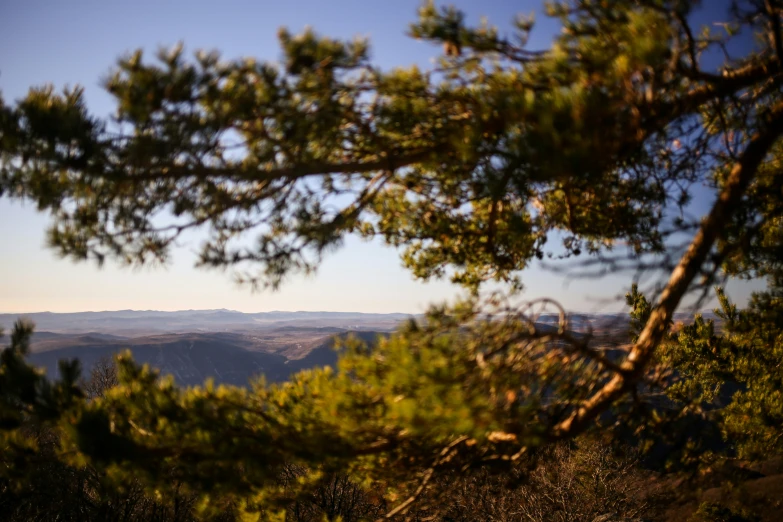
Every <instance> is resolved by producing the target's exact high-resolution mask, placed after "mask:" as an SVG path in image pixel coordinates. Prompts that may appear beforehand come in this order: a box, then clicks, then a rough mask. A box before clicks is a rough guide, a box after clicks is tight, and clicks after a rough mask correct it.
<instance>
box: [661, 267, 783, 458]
mask: <svg viewBox="0 0 783 522" xmlns="http://www.w3.org/2000/svg"><path fill="white" fill-rule="evenodd" d="M782 295H783V294H781V280H780V278H779V277H772V278H771V280H770V285H769V287H768V289H767V290H766V291H764V292H757V293H755V294H753V296H752V297H751V299H750V302H749V303H748V307H747V308H746V309H744V310H738V309H737V307H736V305H733V304H731V302H730V301H729V299H728V297H727V296H726V295H725V293H724V292H723V291H722V290H720V289H719V290H718V297H719V300H720V305H721V308H720V309H718V310H716V314H717V315H718V318H719V323H718V324H719V328H720V330H721V331H720V332H717V331H716V329H717V328H718V326H716V324H715V323H714V322H713V321H711V320H710V321H705V320H704V319H703V318H702V317H696V319H695V321H694V322H693V324H690V325H686V326H683V328H682V329H681V331H680V332H678V334H677V336H676V341H677V343H676V344H675V345H673V346H671V347H670V348H668V349H667V350H665V352H664V353H665V354H666V357H667V358H668V360H669V361H670V362H671V364H672V365H673V366H674V367H675V368H677V370H678V371H680V372H681V373H682V379H680V380H679V381H678V382H676V383H675V384H673V385H672V386H671V387H669V388H668V392H669V393H670V394H671V395H672V396H673V397H676V398H678V399H683V400H689V401H693V402H695V403H699V404H703V405H704V406H705V407H706V408H707V409H716V408H717V411H716V412H714V414H716V415H717V416H718V417H719V418H720V421H721V426H722V428H723V430H724V436H725V437H726V439H727V441H729V442H730V443H731V444H732V446H733V447H734V449H735V451H736V452H737V454H738V455H739V456H741V457H743V458H761V457H765V456H768V455H771V454H779V453H780V452H781V451H783V438H782V437H781V426H783V400H782V397H783V375H781V372H779V371H777V370H776V369H778V368H780V365H781V363H783V342H781V339H783V330H781V328H783V300H782V299H781V296H782Z"/></svg>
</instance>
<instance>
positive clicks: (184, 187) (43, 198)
mask: <svg viewBox="0 0 783 522" xmlns="http://www.w3.org/2000/svg"><path fill="white" fill-rule="evenodd" d="M698 4H699V2H696V1H686V0H615V1H611V2H610V1H605V0H568V1H566V0H562V1H552V2H548V3H547V12H548V15H549V16H553V17H556V18H557V19H558V20H559V21H560V23H561V26H562V31H561V32H560V34H558V35H557V36H556V37H555V39H554V41H553V42H552V45H551V46H550V47H549V48H546V49H543V50H535V49H533V50H531V49H529V48H528V46H527V41H528V37H529V34H530V31H531V30H532V28H533V23H532V20H531V19H528V18H525V17H519V18H518V19H517V20H516V21H515V24H514V31H513V32H511V34H510V35H509V36H508V37H504V36H500V32H499V31H498V30H497V29H496V28H494V27H492V26H490V25H488V24H486V23H484V24H481V25H479V26H478V27H469V26H468V25H466V24H465V18H464V15H463V14H462V13H461V12H460V11H458V10H456V9H454V8H442V9H439V8H437V7H435V5H434V4H433V3H425V4H424V5H423V6H422V8H421V10H420V12H419V20H418V21H417V22H415V23H414V24H413V25H412V26H411V27H410V30H409V33H410V35H411V36H412V37H414V38H418V39H421V40H425V41H429V42H432V43H434V44H437V45H439V46H442V48H443V55H442V56H441V57H440V58H439V60H438V62H437V64H436V65H435V67H434V68H433V69H432V70H427V71H423V70H420V69H418V68H416V67H409V68H404V67H401V68H396V69H392V70H380V69H379V68H377V67H375V66H374V65H372V63H371V62H370V59H369V43H368V42H367V41H364V40H355V41H341V40H335V39H330V38H325V37H322V36H320V35H318V34H316V33H315V32H312V31H307V32H305V33H303V34H300V35H293V34H291V33H289V32H288V31H287V30H281V31H280V34H279V37H280V42H281V46H282V50H283V59H282V60H281V61H280V63H279V64H275V63H271V62H259V61H256V60H254V59H243V60H233V61H226V60H223V59H221V58H220V56H219V54H218V53H216V52H199V53H197V54H196V56H195V58H194V59H193V60H189V59H187V58H186V57H185V53H184V52H183V49H182V47H177V48H174V49H170V50H162V51H161V52H160V53H158V56H157V60H156V61H153V62H150V61H148V60H146V59H145V57H144V56H143V53H142V52H141V51H137V52H135V53H133V54H131V55H129V56H126V57H124V58H122V59H121V60H120V61H119V62H118V65H117V67H116V69H115V71H114V72H113V73H112V74H111V75H109V77H108V78H106V80H105V88H106V89H107V91H108V92H109V93H110V94H111V95H112V96H113V97H114V99H115V102H116V107H117V110H116V113H115V114H114V115H113V116H112V117H111V118H108V119H105V120H103V119H100V118H96V117H94V116H91V115H90V114H89V111H88V109H87V107H86V104H85V101H84V98H83V94H82V91H81V90H80V89H78V88H76V89H72V90H66V91H64V92H63V93H57V92H55V90H54V89H53V88H52V87H42V88H33V89H31V90H30V92H29V94H28V96H27V97H26V98H24V99H21V100H18V101H16V102H15V103H13V104H10V105H7V104H6V103H5V102H2V103H0V196H6V197H10V198H16V199H25V200H31V201H33V202H35V204H36V205H37V208H38V209H39V210H41V211H47V212H49V213H50V214H51V215H52V225H51V227H50V228H49V234H48V239H49V244H50V246H52V247H53V248H54V249H55V250H56V251H57V252H59V253H60V254H61V255H63V256H67V257H70V258H73V259H77V260H87V259H91V260H95V261H97V263H99V264H101V263H103V262H105V261H106V260H107V259H113V260H118V261H119V262H121V263H127V264H144V263H154V262H165V261H166V260H167V257H168V255H169V252H170V248H171V247H172V245H174V244H175V242H176V240H177V239H178V238H179V237H180V236H181V234H183V233H185V232H186V231H188V230H191V229H203V230H205V231H206V232H207V238H206V240H205V241H204V243H203V245H202V247H201V250H200V253H199V256H198V260H197V263H198V264H199V265H201V266H209V267H219V268H225V267H233V268H235V269H236V271H237V276H238V278H239V280H241V281H245V282H249V283H251V284H253V285H257V286H261V287H271V288H277V287H278V286H279V285H280V284H281V283H282V282H283V281H284V280H285V278H286V277H287V276H289V275H291V274H296V273H310V272H312V271H314V270H315V269H316V268H317V266H318V264H319V263H320V261H321V259H322V258H323V256H324V255H326V254H327V253H328V252H329V251H331V250H333V249H335V248H337V247H339V246H340V244H341V243H342V241H343V239H344V238H345V237H346V236H347V235H349V234H358V235H360V236H362V237H364V238H367V239H371V238H380V239H382V240H383V241H385V242H386V243H387V244H389V245H392V246H395V247H399V248H400V249H401V252H402V259H403V263H404V265H405V266H406V267H407V268H408V269H410V271H411V273H412V274H413V275H414V276H415V277H418V278H421V279H425V280H426V279H431V278H439V277H449V278H450V279H451V280H452V281H454V282H455V283H459V284H461V285H463V286H464V287H466V288H467V289H469V290H470V291H471V293H470V297H469V298H467V299H466V300H465V301H464V302H461V303H457V304H455V305H453V306H441V307H433V308H432V309H431V310H430V312H429V313H428V314H427V316H426V317H425V318H424V319H422V320H421V321H418V322H411V323H410V324H408V325H406V326H405V327H403V328H401V329H400V330H399V331H398V332H397V333H395V334H394V335H392V336H391V337H390V338H388V339H380V340H379V341H378V345H377V346H376V347H374V348H373V349H368V348H367V347H365V346H363V345H362V344H361V343H359V342H358V341H350V342H348V343H347V345H346V346H345V354H344V355H343V356H342V358H341V360H340V363H339V366H338V367H337V369H335V370H331V369H318V370H312V371H307V372H303V373H301V374H299V375H297V376H296V377H295V378H293V379H292V380H291V381H290V382H288V383H286V384H283V385H272V386H270V385H267V384H265V383H264V382H263V381H262V380H261V381H258V382H255V383H254V384H253V385H252V387H250V388H247V389H245V388H234V387H226V386H214V385H213V384H212V383H206V384H205V385H204V386H203V387H199V388H192V389H180V388H178V387H176V386H175V385H174V383H173V380H172V378H171V377H165V378H161V377H160V376H159V375H158V374H157V373H156V372H155V371H154V370H152V369H150V368H147V367H139V366H138V365H136V364H135V363H133V361H132V360H131V359H130V357H129V356H128V355H127V354H126V355H123V356H121V357H120V358H118V359H117V365H118V368H117V379H118V381H119V384H118V385H117V386H115V387H112V388H110V389H108V390H107V391H106V392H105V393H104V394H102V395H101V396H94V394H93V393H92V392H90V395H92V396H93V397H92V398H91V399H89V400H85V399H84V391H83V390H82V388H81V387H80V386H79V383H78V365H77V364H76V363H64V364H63V365H62V367H61V372H62V377H61V379H60V380H59V381H50V380H47V379H45V378H44V377H43V376H42V375H40V373H38V372H37V371H35V370H33V369H32V368H30V367H29V366H28V365H27V364H26V363H25V362H24V354H25V352H26V350H27V346H28V344H29V335H30V327H29V326H25V325H24V324H21V323H20V324H19V325H17V327H16V328H15V330H14V332H13V334H12V338H11V345H10V346H9V347H8V348H7V349H5V350H4V351H3V352H2V365H0V385H1V386H0V429H2V431H1V432H0V433H1V434H2V435H0V436H1V437H2V439H0V443H2V446H3V453H2V459H3V463H4V466H3V468H2V469H0V472H2V476H3V477H4V480H10V481H17V484H18V483H19V482H18V481H19V480H20V477H21V476H23V475H24V473H25V472H26V471H25V463H28V462H32V460H31V459H32V458H33V456H35V455H40V454H41V451H43V450H42V448H41V447H39V445H38V444H37V443H36V442H35V440H34V438H31V437H27V436H25V435H24V433H23V426H26V425H32V426H35V427H39V426H40V427H41V428H42V429H43V428H46V429H53V430H56V431H57V439H56V440H57V443H56V444H55V445H54V448H55V449H54V452H55V454H56V456H57V458H58V459H61V460H62V462H63V463H64V464H66V465H68V466H71V467H72V468H73V469H86V467H87V466H92V467H93V468H94V469H98V470H100V473H101V474H102V475H101V476H102V477H103V478H102V480H106V481H108V482H110V483H112V482H113V483H120V484H122V483H127V481H128V480H130V479H131V478H132V479H133V480H137V481H139V483H140V484H143V485H144V486H145V487H147V488H148V491H151V492H152V493H153V495H154V496H155V498H166V499H171V498H176V496H177V495H179V494H180V493H181V492H185V493H187V494H192V495H194V498H196V499H197V500H195V501H194V502H195V504H194V510H195V511H196V512H198V513H200V516H211V515H217V514H219V513H220V512H222V511H223V510H224V507H225V502H229V503H231V505H232V506H234V508H235V509H236V510H237V513H240V514H242V516H245V518H247V519H249V520H254V519H258V517H262V518H264V517H266V518H268V519H274V518H275V517H278V518H279V517H283V516H285V513H286V509H288V508H289V507H290V505H291V502H292V497H291V495H292V492H291V488H292V487H294V485H295V487H294V489H295V490H296V491H297V492H298V493H296V494H295V495H299V494H302V495H306V494H307V492H308V491H313V489H314V488H317V487H319V485H323V484H324V480H327V479H326V478H325V477H330V476H335V475H334V474H335V473H337V474H341V476H344V477H347V479H348V480H352V481H356V484H359V485H361V486H362V487H367V488H371V487H383V488H386V498H388V499H390V501H391V502H392V504H394V505H395V506H396V507H394V508H392V509H391V511H389V513H388V515H389V516H395V515H403V514H405V513H406V512H408V511H409V510H410V509H411V507H412V506H413V504H414V502H415V501H416V500H418V499H419V498H420V497H421V496H422V495H423V494H425V493H427V492H429V491H431V490H432V489H435V488H437V484H438V479H439V478H440V477H443V476H446V475H449V474H460V473H466V472H467V471H468V470H471V469H473V468H476V467H488V468H492V469H497V470H500V471H504V470H505V471H509V470H511V469H513V468H514V466H516V465H517V464H518V463H519V462H520V461H521V460H524V459H525V458H527V456H528V455H529V454H530V453H531V452H534V451H536V450H537V449H539V448H542V447H546V446H547V445H550V444H552V443H556V442H558V441H562V440H564V439H572V438H574V437H576V436H578V435H580V434H582V433H584V432H585V431H590V430H592V429H596V428H600V429H601V430H602V431H604V432H605V433H606V434H607V435H608V436H609V437H610V438H611V437H616V438H620V437H623V436H625V435H626V434H627V432H628V431H630V432H631V433H632V435H633V436H634V437H642V438H644V439H646V441H645V442H644V443H643V446H645V447H648V448H650V447H653V446H654V445H655V442H656V440H663V439H665V438H666V437H669V436H672V437H675V438H677V437H678V436H679V437H680V439H679V441H678V442H676V444H675V443H672V444H673V445H672V444H670V446H671V447H670V448H669V449H672V448H676V449H677V451H678V453H677V455H678V458H679V459H681V460H683V461H686V463H687V462H690V461H692V460H693V459H698V458H701V456H703V455H704V454H705V452H706V453H709V452H710V451H712V450H711V449H710V446H709V444H708V442H707V441H704V440H700V439H699V437H695V436H691V435H688V434H689V433H691V432H690V431H689V429H688V427H689V426H691V427H692V426H693V424H692V423H691V421H692V420H704V419H706V420H708V421H710V422H711V423H712V424H711V425H712V426H715V427H716V430H718V432H720V433H722V436H723V437H724V439H725V441H727V442H728V444H730V445H731V448H730V449H731V450H732V451H734V452H736V453H737V454H739V455H743V456H754V455H759V454H764V453H765V452H779V451H780V445H781V429H780V422H781V415H782V414H781V411H783V407H782V406H781V404H783V402H782V399H781V393H780V386H781V376H780V372H779V364H780V358H781V354H780V346H781V341H780V330H779V328H780V326H779V325H781V324H783V321H781V319H782V318H781V317H780V273H781V267H780V260H781V259H783V257H781V255H780V252H781V223H782V222H781V211H782V209H783V192H782V191H781V187H782V186H781V180H783V176H781V174H780V154H781V152H782V151H781V148H780V147H781V140H780V136H781V134H783V102H782V101H781V92H782V91H781V80H782V79H783V75H782V68H781V57H782V56H783V43H781V42H782V41H783V37H782V36H781V28H780V26H781V20H780V18H781V5H780V2H779V1H777V0H766V1H763V2H762V1H757V0H746V1H736V2H732V5H731V8H730V9H729V11H728V12H727V13H725V18H724V20H725V24H723V25H721V26H717V27H718V29H715V28H705V29H703V30H702V31H700V32H699V31H695V30H694V28H692V27H691V24H690V21H689V20H690V18H689V17H690V15H691V13H692V12H693V10H694V8H695V7H697V5H698ZM740 33H744V34H752V35H754V36H755V37H756V38H757V44H756V46H755V47H753V48H750V49H745V50H744V51H743V53H741V55H740V56H736V51H735V50H734V49H735V46H734V44H735V43H736V40H735V39H736V38H737V35H739V34H740ZM716 55H720V56H723V57H724V58H725V60H724V62H723V63H722V64H721V65H720V66H719V67H717V68H707V67H705V66H704V62H706V61H708V60H706V59H705V57H710V58H711V57H714V56H716ZM705 186H706V187H707V189H708V190H711V191H712V192H713V193H714V194H715V195H716V198H715V202H714V203H713V206H712V207H711V209H710V210H709V212H708V213H707V214H706V215H705V216H703V217H701V218H699V217H696V218H691V217H689V212H688V211H689V210H691V209H690V208H689V207H688V204H689V202H690V201H691V200H692V198H693V197H694V195H695V194H696V193H697V191H698V190H704V189H700V188H699V187H705ZM683 236H685V237H687V238H688V241H689V242H688V243H686V244H685V246H684V247H682V246H678V245H679V244H678V241H680V240H681V239H682V237H683ZM553 240H555V241H556V242H558V243H559V244H557V245H554V246H552V243H549V241H553ZM536 259H547V260H549V261H551V262H553V263H555V262H558V261H559V262H566V263H571V264H570V265H568V267H570V268H574V269H575V268H579V267H582V268H586V269H588V270H589V269H595V270H596V271H594V272H592V273H594V274H602V273H616V272H620V271H623V270H629V269H630V270H634V271H636V272H637V275H638V274H639V273H643V274H644V273H647V274H649V273H653V274H661V273H663V274H669V275H670V278H669V281H668V283H666V285H665V286H663V287H662V290H661V291H660V293H659V294H658V296H657V300H656V301H655V302H654V303H651V302H648V301H647V300H646V298H644V297H643V295H642V293H641V292H640V291H639V289H638V288H636V287H634V288H633V290H632V292H631V294H630V296H629V304H630V305H631V306H632V308H633V310H632V325H631V326H632V328H631V329H632V332H631V335H632V339H631V340H632V343H631V344H630V345H627V344H625V345H621V346H618V347H615V348H614V349H612V350H605V349H602V348H603V347H601V346H597V343H596V340H597V338H596V336H595V332H593V331H592V330H591V329H590V328H589V325H587V326H585V325H580V324H579V321H578V320H576V319H574V318H571V317H569V316H568V315H567V314H566V313H565V311H564V310H562V309H560V308H559V307H558V306H557V305H556V304H554V303H552V302H550V301H547V300H540V301H538V302H534V303H531V304H529V305H527V306H524V307H520V306H518V305H517V304H516V303H514V302H513V301H504V300H503V299H502V298H500V297H498V296H494V295H492V296H487V295H486V294H482V292H481V291H482V290H483V289H485V288H486V283H488V282H493V281H494V282H496V283H501V284H502V286H503V288H504V289H509V290H510V291H511V292H512V297H511V299H512V300H513V299H515V298H516V297H515V295H514V294H513V292H514V291H517V290H519V289H521V288H522V280H521V275H520V273H521V271H522V270H523V269H524V268H526V267H528V266H529V265H530V264H531V263H532V262H534V261H535V260H536ZM574 260H581V261H579V264H577V265H574V264H573V262H574ZM726 277H740V278H749V277H767V278H768V279H769V281H770V284H769V287H768V290H767V291H766V292H761V293H759V294H757V295H756V296H755V297H754V298H753V300H752V301H751V303H750V305H749V307H748V309H747V310H744V311H738V310H736V309H735V308H734V307H733V305H731V304H730V303H728V301H727V300H726V299H725V296H723V295H722V294H719V295H720V297H721V304H722V311H721V312H720V313H721V316H720V319H721V321H722V323H721V325H720V327H721V328H722V329H723V330H722V331H721V332H719V333H716V330H715V328H716V327H715V325H714V324H713V323H710V322H707V321H704V320H703V319H701V318H697V319H696V320H695V322H694V323H693V324H692V325H686V326H684V327H682V328H680V329H679V330H677V331H674V332H673V331H672V328H671V327H672V320H673V317H674V315H673V314H674V311H675V309H677V307H678V306H679V305H680V303H681V301H682V298H683V297H684V296H685V295H686V293H687V292H688V291H689V290H701V291H705V292H708V291H709V288H710V287H711V285H713V284H715V283H716V282H721V281H722V280H724V279H725V278H726ZM543 312H553V313H554V314H555V315H556V317H557V321H556V324H552V323H546V322H542V321H539V319H541V318H542V317H543V316H542V313H543ZM730 385H735V386H736V391H734V392H733V393H730V394H728V395H726V393H724V392H725V391H726V390H728V389H729V387H730ZM661 390H663V392H662V393H663V394H664V396H663V397H661V396H660V393H661ZM656 391H657V392H658V394H659V395H658V399H655V400H654V399H653V397H654V396H653V394H654V393H655V392H656ZM724 399H725V400H724ZM672 401H673V402H674V403H676V404H678V405H681V406H682V408H681V409H679V410H678V409H676V408H671V404H672ZM664 427H665V429H664ZM667 444H669V443H668V442H667ZM291 466H294V467H296V469H300V468H299V467H301V469H307V470H310V471H308V472H306V473H303V474H301V475H297V477H296V478H295V480H294V479H292V480H291V481H288V482H286V483H285V484H284V483H281V481H280V477H281V476H282V475H281V474H284V472H285V470H286V469H292V468H290V467H291ZM379 485H380V486H379ZM297 498H299V497H297Z"/></svg>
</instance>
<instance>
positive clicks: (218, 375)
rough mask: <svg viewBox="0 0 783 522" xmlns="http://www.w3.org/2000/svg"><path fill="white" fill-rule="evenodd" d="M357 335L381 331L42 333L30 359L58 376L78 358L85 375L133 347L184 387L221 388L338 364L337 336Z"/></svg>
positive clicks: (142, 360) (135, 355) (274, 379)
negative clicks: (63, 364)
mask: <svg viewBox="0 0 783 522" xmlns="http://www.w3.org/2000/svg"><path fill="white" fill-rule="evenodd" d="M349 334H352V335H356V336H358V337H360V338H361V339H363V340H365V341H366V342H368V343H372V342H375V340H376V338H377V336H378V335H379V333H376V332H371V331H366V330H364V331H356V332H349V331H347V330H336V329H322V330H321V329H307V328H301V329H285V330H283V331H275V330H272V331H270V332H268V333H267V335H265V336H252V335H247V334H237V333H225V332H217V333H186V334H165V335H154V336H143V337H135V338H121V337H117V336H110V335H105V334H95V333H93V334H86V335H81V334H55V333H51V332H42V333H40V334H36V335H35V336H34V338H33V343H32V350H31V351H32V353H31V354H30V356H29V361H30V362H31V363H33V364H34V365H36V366H38V367H42V368H44V369H45V370H46V373H47V375H50V376H56V375H57V372H58V370H57V364H58V361H59V360H61V359H74V358H77V359H79V360H80V361H81V363H82V367H83V368H84V370H85V372H84V374H85V375H86V374H88V373H89V370H90V369H91V368H92V367H93V366H94V365H95V363H97V362H98V361H99V360H101V359H106V358H111V357H112V356H113V355H114V354H116V353H118V352H122V351H124V350H126V349H129V350H130V351H131V353H132V354H133V358H134V359H135V360H136V362H138V363H141V364H149V365H150V366H153V367H155V368H158V369H159V370H160V371H161V374H163V375H172V376H174V379H175V381H176V382H177V383H178V384H180V385H182V386H194V385H198V384H203V383H204V381H205V380H207V379H214V381H215V383H217V384H233V385H239V386H244V385H247V383H248V381H249V380H250V379H252V378H255V377H259V376H261V375H263V376H264V377H265V378H266V380H267V382H281V381H285V380H287V379H288V378H289V377H290V376H291V375H292V374H293V373H296V372H299V371H301V370H305V369H310V368H314V367H317V366H332V365H334V364H335V362H336V361H337V352H336V351H335V349H334V344H335V337H338V336H339V337H344V336H346V335H349Z"/></svg>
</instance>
